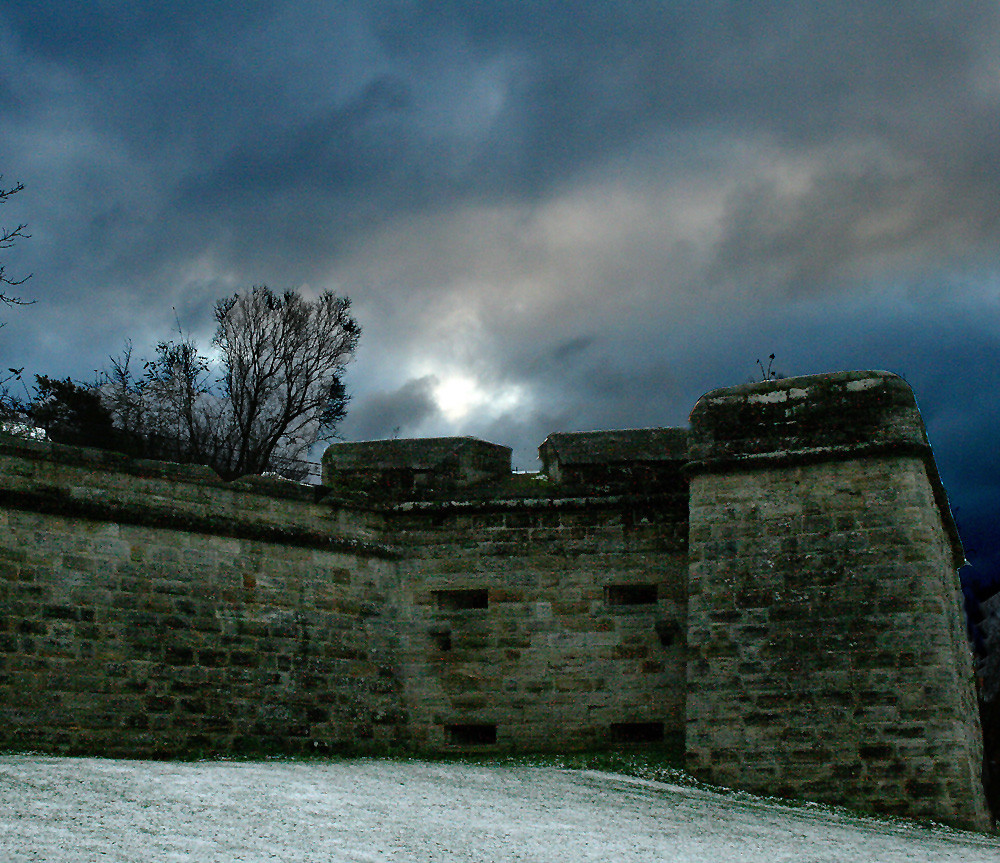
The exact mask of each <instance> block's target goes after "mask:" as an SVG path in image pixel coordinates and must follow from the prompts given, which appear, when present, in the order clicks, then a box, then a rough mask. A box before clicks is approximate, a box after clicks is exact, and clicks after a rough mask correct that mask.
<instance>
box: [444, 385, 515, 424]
mask: <svg viewBox="0 0 1000 863" xmlns="http://www.w3.org/2000/svg"><path fill="white" fill-rule="evenodd" d="M436 377H437V379H438V380H437V383H436V384H435V385H434V390H433V394H434V401H435V402H437V406H438V408H439V409H440V411H441V413H442V414H443V415H444V417H445V418H446V419H447V420H449V421H450V422H456V421H458V420H461V419H463V418H465V417H466V416H468V415H469V414H471V413H473V412H474V411H482V412H485V413H490V414H499V413H503V412H504V411H506V410H510V409H511V408H513V407H515V406H517V405H518V404H519V403H520V402H521V401H522V399H523V392H522V388H521V387H518V386H502V387H499V388H491V389H487V388H486V387H484V386H482V384H480V383H479V381H477V380H475V379H474V378H471V377H469V376H468V375H463V374H446V375H437V376H436Z"/></svg>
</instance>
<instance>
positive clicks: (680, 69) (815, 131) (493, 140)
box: [0, 0, 1000, 545]
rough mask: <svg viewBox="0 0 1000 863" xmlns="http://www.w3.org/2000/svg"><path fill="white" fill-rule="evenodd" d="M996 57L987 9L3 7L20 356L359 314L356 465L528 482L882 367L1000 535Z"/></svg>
mask: <svg viewBox="0 0 1000 863" xmlns="http://www.w3.org/2000/svg"><path fill="white" fill-rule="evenodd" d="M998 56H1000V10H998V7H997V5H996V4H995V3H993V2H980V0H965V2H935V3H931V2H915V3H910V4H905V5H900V4H898V3H893V4H890V3H887V2H853V0H847V2H837V3H833V2H820V3H816V2H812V3H804V2H791V3H787V2H783V3H777V2H757V3H752V4H751V3H736V2H718V0H705V2H700V3H682V2H672V3H671V2H662V0H658V1H657V2H653V0H635V2H629V3H618V4H612V3H607V2H604V0H592V2H576V3H567V2H553V0H537V2H531V3H524V2H514V0H497V2H491V3H479V2H460V0H435V2H419V0H384V2H383V0H370V2H341V3H336V4H330V3H306V2H294V0H286V2H271V3H267V4H265V3H258V2H244V3H240V4H236V3H215V4H205V3H193V2H177V3H172V4H169V5H164V4H146V3H124V2H119V3H116V2H104V3H91V4H77V3H68V2H62V3H58V2H40V3H33V4H18V5H8V6H6V7H4V8H3V9H2V10H0V112H2V115H3V117H2V119H3V122H2V123H0V159H2V164H0V171H2V172H3V173H4V175H5V176H6V178H8V179H14V180H17V179H20V180H23V181H24V182H25V183H26V186H27V188H26V189H25V192H24V193H22V195H20V196H18V198H17V199H15V200H14V201H12V202H11V203H10V205H9V206H8V207H6V208H5V212H4V213H3V216H4V218H5V219H7V218H10V219H14V220H16V221H22V220H23V221H28V222H29V223H30V230H31V233H32V234H33V236H32V239H31V240H30V241H27V242H25V243H21V244H18V247H17V248H16V249H14V250H12V251H11V252H10V253H9V257H10V266H11V267H12V268H16V269H18V270H21V271H34V272H35V277H34V278H33V280H32V281H31V282H30V283H29V286H30V289H31V294H32V295H33V296H36V297H37V298H38V299H39V303H38V305H37V306H34V307H31V309H30V310H19V311H13V312H7V313H5V316H6V319H7V320H8V326H7V327H5V328H4V329H3V330H2V331H0V348H2V349H3V351H4V353H5V356H7V355H9V357H10V359H11V361H12V362H14V361H15V360H16V362H14V364H15V365H21V364H24V365H27V366H28V367H29V368H32V367H34V368H32V370H34V371H39V372H49V373H54V374H60V375H62V374H75V375H77V376H80V377H84V376H86V375H87V374H88V373H89V371H90V370H91V369H93V368H95V367H96V366H98V365H100V364H101V362H102V361H103V358H104V357H105V356H106V355H107V354H109V353H115V352H116V351H117V349H118V348H119V347H120V345H121V343H122V341H123V339H124V338H126V337H131V338H133V339H134V340H135V341H136V342H137V345H139V346H142V345H149V344H152V343H155V341H156V340H158V339H160V338H163V337H164V336H166V335H169V332H170V330H171V329H172V328H174V327H175V325H176V324H175V321H176V322H179V323H180V325H181V326H182V327H183V328H185V329H186V330H190V331H193V332H194V333H195V334H196V335H199V336H200V337H201V338H202V340H203V341H204V340H205V339H206V338H207V336H208V334H209V332H210V323H211V322H210V309H211V304H212V301H213V300H214V299H216V298H217V297H220V296H224V295H226V294H229V293H231V292H232V291H234V290H236V289H238V288H240V287H245V286H247V285H250V284H255V283H261V282H266V283H269V284H271V285H272V286H274V287H276V288H279V289H283V288H286V287H292V288H301V289H302V290H304V291H306V292H310V291H318V290H322V289H326V288H333V289H335V290H337V291H339V292H342V293H346V294H349V295H351V296H352V297H353V298H354V301H355V306H354V307H355V310H356V312H357V314H358V317H359V319H360V321H361V323H362V325H363V326H364V329H365V335H364V337H363V339H362V344H361V350H360V353H359V355H358V358H357V362H356V363H355V364H354V365H353V366H352V367H351V370H350V382H351V386H352V388H353V392H354V400H353V402H352V406H351V412H350V415H349V419H348V421H347V423H346V425H345V427H344V431H345V434H349V435H350V436H354V437H378V436H381V435H391V434H392V433H393V432H394V431H395V430H397V429H398V430H399V433H401V434H432V433H433V434H443V433H472V434H479V435H481V436H484V437H491V438H493V439H496V440H499V441H501V442H504V443H509V444H512V445H514V446H515V451H516V453H517V455H516V457H515V458H516V461H517V462H518V463H519V465H520V466H522V467H527V466H529V464H530V463H531V460H532V459H533V453H534V448H535V447H536V446H537V444H538V443H539V442H540V440H541V439H542V438H543V437H544V436H545V434H547V433H549V432H551V431H557V430H571V429H584V428H595V427H613V426H628V425H650V424H659V423H663V424H681V423H683V422H685V418H686V414H687V412H688V411H689V410H690V408H691V406H692V405H693V404H694V401H695V400H696V399H697V397H698V396H699V395H700V394H701V393H702V392H704V391H706V390H708V389H711V388H713V387H716V386H720V385H725V384H730V383H741V382H744V381H745V380H746V379H747V378H749V377H752V376H753V375H754V374H755V371H756V367H755V360H756V359H757V358H758V357H762V358H766V357H767V355H768V354H770V353H772V352H774V353H777V355H778V362H779V366H781V367H782V370H783V371H786V372H787V373H789V374H797V373H808V372H815V371H823V370H832V369H836V368H844V367H859V366H860V367H865V366H872V365H875V366H888V367H889V368H890V369H895V370H902V371H905V372H906V373H907V376H908V379H909V380H910V381H911V383H913V385H914V388H915V389H916V390H917V392H918V397H919V398H920V401H921V406H922V407H923V409H924V411H925V415H926V416H927V417H928V424H929V427H930V428H931V431H932V439H933V440H934V443H935V446H936V449H937V452H938V457H939V459H940V460H941V462H942V473H944V474H946V481H948V482H949V483H950V484H952V485H953V486H954V487H952V489H951V490H952V495H953V497H954V498H956V499H960V500H961V501H963V503H962V506H963V508H964V509H965V510H966V517H965V520H966V522H967V523H969V524H974V525H978V526H977V527H975V528H974V529H973V528H970V530H974V531H978V533H977V536H983V535H985V534H984V531H986V527H985V525H987V524H988V519H987V518H986V517H985V516H982V513H983V512H984V511H985V509H986V508H987V507H988V506H990V505H991V504H990V503H989V502H990V501H994V500H1000V493H998V491H997V490H998V489H1000V471H998V470H996V469H995V465H994V462H993V461H990V460H989V458H986V457H984V455H983V453H984V452H986V450H987V449H988V446H989V444H988V441H987V440H986V439H985V438H984V437H983V434H982V431H981V430H982V429H985V428H992V427H994V426H995V420H996V419H997V413H998V407H997V405H998V403H1000V402H998V400H997V397H994V396H993V395H990V393H992V392H1000V387H998V386H996V384H998V383H1000V381H998V380H997V372H996V368H997V367H996V351H997V339H996V335H995V333H996V329H995V328H992V329H991V326H992V325H994V324H995V325H996V326H1000V315H998V313H997V296H998V287H997V285H998V281H1000V261H998V255H997V248H1000V245H998V241H1000V221H998V213H1000V209H998V207H997V204H996V202H997V201H998V200H1000V154H998V152H997V148H998V140H997V135H996V117H997V116H998V114H1000V64H998V61H997V57H998ZM174 309H176V312H175V311H174ZM4 363H5V365H9V364H10V363H7V362H6V359H5V360H4ZM977 464H988V465H991V467H989V469H983V470H979V471H977V470H976V469H975V468H974V467H973V466H974V465H977ZM970 509H971V510H973V512H971V513H969V512H968V510H970ZM995 544H996V545H1000V542H997V543H995Z"/></svg>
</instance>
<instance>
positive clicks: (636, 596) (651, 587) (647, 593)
mask: <svg viewBox="0 0 1000 863" xmlns="http://www.w3.org/2000/svg"><path fill="white" fill-rule="evenodd" d="M604 601H605V602H606V603H607V604H608V605H653V604H655V603H656V585H655V584H609V585H608V586H607V587H605V588H604Z"/></svg>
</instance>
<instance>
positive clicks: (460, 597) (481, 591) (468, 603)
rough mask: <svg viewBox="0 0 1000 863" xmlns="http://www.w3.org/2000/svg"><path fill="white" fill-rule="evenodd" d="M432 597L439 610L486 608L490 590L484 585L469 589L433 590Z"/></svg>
mask: <svg viewBox="0 0 1000 863" xmlns="http://www.w3.org/2000/svg"><path fill="white" fill-rule="evenodd" d="M434 599H435V601H436V602H437V607H438V608H439V609H440V610H441V611H466V610H469V609H473V608H486V607H487V606H488V605H489V603H490V592H489V591H488V590H487V589H486V588H485V587H477V588H472V589H469V590H435V591H434Z"/></svg>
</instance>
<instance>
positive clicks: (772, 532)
mask: <svg viewBox="0 0 1000 863" xmlns="http://www.w3.org/2000/svg"><path fill="white" fill-rule="evenodd" d="M688 456H689V462H688V464H687V467H686V472H687V474H688V477H689V480H690V536H689V540H690V542H689V582H688V584H689V598H688V660H687V662H688V665H687V668H688V692H687V737H686V751H687V761H688V765H689V768H690V769H691V770H692V771H693V772H694V773H696V774H697V775H699V776H702V777H704V778H706V779H708V780H710V781H712V782H717V783H719V784H723V785H733V786H737V787H741V788H747V789H751V790H755V791H759V792H763V793H770V794H779V795H786V796H794V797H800V798H806V799H812V800H827V801H832V802H839V803H849V804H851V805H854V806H858V807H861V808H872V809H878V810H881V811H886V810H888V811H892V812H898V813H901V814H911V815H912V814H916V815H923V816H926V817H932V818H939V819H944V820H948V821H951V822H959V823H964V824H972V825H980V826H981V825H983V824H986V823H988V817H987V814H986V809H985V802H984V797H983V791H982V782H981V758H982V750H981V736H980V730H979V723H978V718H977V711H976V702H975V695H974V688H973V680H972V665H971V662H970V657H969V649H968V644H967V642H966V638H965V627H964V624H963V621H962V619H961V612H960V608H961V605H960V590H959V584H958V575H957V570H958V568H959V567H960V566H961V564H962V562H963V561H964V554H963V551H962V547H961V544H960V542H959V539H958V535H957V532H956V530H955V526H954V522H953V521H952V518H951V514H950V511H949V509H948V504H947V500H946V498H945V495H944V490H943V489H942V486H941V483H940V480H939V479H938V476H937V471H936V469H935V466H934V460H933V457H932V454H931V450H930V447H929V445H928V442H927V437H926V434H925V432H924V427H923V423H922V421H921V418H920V414H919V412H918V410H917V406H916V403H915V401H914V398H913V393H912V392H911V391H910V388H909V387H908V386H907V385H906V383H905V382H904V381H903V380H902V379H901V378H899V377H896V376H895V375H891V374H887V373H885V372H849V373H842V374H834V375H817V376H813V377H802V378H792V379H788V380H780V381H773V382H766V383H758V384H751V385H747V386H742V387H734V388H731V389H724V390H716V391H714V392H711V393H708V394H707V395H705V396H704V397H702V399H701V400H700V401H699V402H698V404H697V405H696V406H695V408H694V411H693V412H692V414H691V431H690V449H689V453H688Z"/></svg>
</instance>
